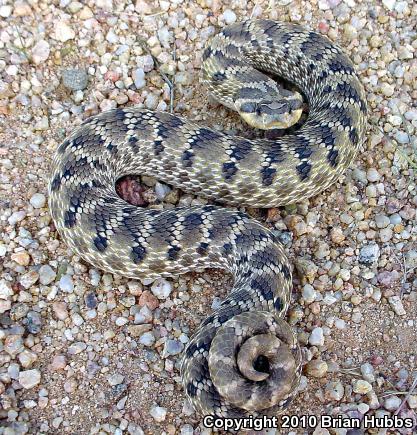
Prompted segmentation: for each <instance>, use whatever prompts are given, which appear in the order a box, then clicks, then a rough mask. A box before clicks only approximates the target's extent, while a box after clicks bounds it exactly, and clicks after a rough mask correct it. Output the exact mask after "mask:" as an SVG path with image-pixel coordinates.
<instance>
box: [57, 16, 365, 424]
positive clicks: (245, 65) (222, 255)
mask: <svg viewBox="0 0 417 435" xmlns="http://www.w3.org/2000/svg"><path fill="white" fill-rule="evenodd" d="M261 71H263V72H268V73H271V74H276V75H278V76H281V77H283V78H284V79H286V80H288V81H289V82H291V83H293V84H295V85H296V86H297V87H298V88H299V90H300V91H301V93H303V94H304V96H305V98H306V99H307V101H308V104H309V108H310V110H309V115H308V118H307V121H306V122H305V123H304V125H303V126H302V127H301V128H300V129H298V130H296V131H295V132H293V133H291V134H289V135H286V136H284V137H281V138H278V139H276V140H273V141H272V140H267V139H255V140H249V139H245V138H242V137H233V136H229V135H226V134H223V133H220V132H217V131H214V130H210V129H208V128H204V127H201V126H198V125H195V124H193V123H192V122H189V121H187V120H185V119H182V118H179V117H177V116H173V115H170V114H167V113H158V112H152V111H147V110H142V109H137V108H125V109H116V110H112V111H109V112H105V113H102V114H100V115H98V116H95V117H93V118H90V119H88V120H87V121H85V122H84V123H83V124H82V125H81V126H80V127H78V128H77V129H76V130H75V131H74V132H73V133H72V134H71V135H70V136H69V137H68V138H67V139H66V140H65V141H64V142H63V143H62V144H61V145H60V146H59V148H58V150H57V153H56V156H55V160H54V168H53V173H52V178H51V183H50V196H49V199H50V210H51V213H52V216H53V219H54V221H55V223H56V226H57V228H58V230H59V232H60V234H61V236H62V237H63V239H64V240H65V241H66V243H67V244H68V245H69V246H70V247H71V248H72V249H73V250H74V251H75V252H77V253H78V254H79V255H81V256H82V257H83V258H84V259H85V260H87V261H88V262H90V263H92V264H94V265H95V266H97V267H99V268H101V269H104V270H107V271H110V272H115V273H119V274H122V275H125V276H128V277H131V278H144V277H146V278H153V277H157V276H164V277H168V276H172V275H177V274H178V273H185V272H188V271H191V270H193V269H196V268H203V267H211V268H223V269H227V270H229V271H230V272H231V273H232V274H233V275H234V277H235V281H234V286H233V288H232V290H231V292H230V294H229V296H228V297H227V298H226V299H225V300H224V301H223V302H222V304H221V305H220V307H219V308H218V309H217V310H215V311H214V313H213V314H212V315H210V317H208V318H207V319H206V320H205V321H204V322H203V323H202V325H201V326H200V327H199V329H198V330H197V331H196V333H195V335H194V336H193V337H192V338H191V340H190V342H189V343H188V345H187V347H186V349H185V351H184V355H183V360H182V368H181V374H182V378H183V382H184V388H185V391H186V392H187V395H188V396H189V397H190V399H191V401H192V403H193V405H194V406H195V408H196V409H197V410H199V411H200V412H201V413H202V414H212V415H216V416H219V417H226V416H228V417H239V416H245V415H249V414H251V415H258V414H271V413H277V412H279V411H281V410H283V409H284V408H285V406H287V405H288V403H289V402H290V400H291V398H292V396H293V395H294V393H295V391H296V388H297V385H298V381H299V377H300V370H301V369H300V367H301V361H300V360H301V358H300V351H299V348H298V345H297V341H296V339H295V336H294V334H293V332H292V330H291V329H290V327H289V325H288V324H287V323H286V322H285V321H284V320H283V319H282V318H283V317H284V316H285V313H286V311H287V308H288V304H289V301H290V295H291V287H292V286H291V268H290V265H289V263H288V261H287V258H286V256H285V254H284V252H283V249H282V247H281V245H280V244H279V243H278V242H277V240H276V239H275V237H274V235H273V234H272V233H271V232H270V231H268V230H267V229H266V228H264V227H263V226H262V225H261V224H259V223H258V222H256V221H254V220H252V219H250V218H249V217H248V216H246V215H245V214H243V213H240V212H235V211H233V210H230V209H226V208H222V207H218V206H211V205H208V206H201V207H200V206H198V207H184V208H176V209H173V210H172V209H169V210H152V209H144V208H139V207H135V206H133V205H130V204H128V203H126V202H125V201H124V200H123V199H121V198H120V197H119V196H118V195H117V193H116V190H115V182H116V181H117V179H119V178H121V177H122V176H124V175H127V174H138V173H139V174H146V175H149V176H154V177H156V178H158V179H160V180H162V181H164V182H165V183H168V184H171V185H173V186H175V187H179V188H181V189H182V190H184V191H189V192H194V193H197V194H198V195H201V196H202V197H205V198H210V199H215V200H217V201H220V202H222V203H227V204H231V205H239V206H251V207H276V206H280V205H283V204H289V203H294V202H297V201H300V200H302V199H304V198H307V197H310V196H312V195H315V194H317V193H318V192H320V191H322V190H323V189H325V188H327V187H328V186H329V185H331V184H332V183H333V182H334V181H335V180H336V179H337V178H338V176H339V175H340V174H341V173H342V172H343V171H345V169H346V168H347V167H348V165H349V164H350V162H351V161H352V159H353V158H354V157H355V155H356V153H357V150H358V147H359V146H360V144H361V142H362V140H363V136H364V130H365V122H366V104H365V99H364V92H363V89H362V86H361V85H360V83H359V80H358V78H357V76H356V74H355V72H354V70H353V66H352V63H351V62H350V61H349V59H348V58H347V57H346V56H345V55H344V54H343V53H342V51H341V50H340V49H339V48H338V47H337V46H335V45H333V44H332V43H331V42H330V41H329V40H328V39H326V38H325V37H323V36H321V35H319V34H317V33H314V32H311V31H308V30H306V29H304V28H301V27H299V26H297V25H293V24H288V23H278V22H274V21H269V20H256V21H245V22H243V23H239V24H234V25H232V26H229V27H226V28H225V29H223V30H222V31H221V32H220V33H219V34H218V35H217V36H215V37H214V38H213V39H212V41H211V43H210V45H209V46H208V47H207V48H206V50H205V52H204V54H203V79H204V81H205V83H206V84H207V85H208V87H209V90H210V92H211V93H212V94H213V95H214V96H215V97H216V98H217V99H219V100H220V101H222V102H223V103H224V104H226V105H227V106H228V107H231V108H232V109H234V110H237V111H239V113H240V114H241V115H242V117H243V118H244V119H246V120H247V121H248V122H249V123H251V124H252V125H255V126H259V127H261V128H269V127H270V126H272V127H274V126H275V127H276V126H281V127H282V126H285V125H287V124H289V123H291V122H294V120H296V118H298V117H299V115H300V113H301V110H300V103H299V98H300V94H298V93H297V92H288V91H285V90H284V91H282V90H280V89H279V87H278V86H277V85H276V84H275V82H274V81H272V79H270V78H269V77H267V76H265V75H264V74H262V72H261ZM274 111H275V112H274ZM267 124H268V125H267Z"/></svg>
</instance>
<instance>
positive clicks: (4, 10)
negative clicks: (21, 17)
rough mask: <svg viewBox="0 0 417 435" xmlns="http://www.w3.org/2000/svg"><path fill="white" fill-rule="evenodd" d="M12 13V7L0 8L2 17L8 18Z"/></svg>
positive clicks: (4, 6)
mask: <svg viewBox="0 0 417 435" xmlns="http://www.w3.org/2000/svg"><path fill="white" fill-rule="evenodd" d="M11 13H12V7H11V6H10V5H3V6H0V17H3V18H8V17H10V14H11Z"/></svg>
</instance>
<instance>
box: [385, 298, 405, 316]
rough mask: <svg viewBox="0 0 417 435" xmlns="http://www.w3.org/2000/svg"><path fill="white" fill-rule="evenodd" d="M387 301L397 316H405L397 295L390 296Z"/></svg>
mask: <svg viewBox="0 0 417 435" xmlns="http://www.w3.org/2000/svg"><path fill="white" fill-rule="evenodd" d="M388 302H389V304H390V305H391V308H392V309H393V310H394V312H395V314H396V315H397V316H405V315H406V314H407V313H406V311H405V309H404V306H403V303H402V301H401V299H400V297H399V296H397V295H394V296H390V297H389V298H388Z"/></svg>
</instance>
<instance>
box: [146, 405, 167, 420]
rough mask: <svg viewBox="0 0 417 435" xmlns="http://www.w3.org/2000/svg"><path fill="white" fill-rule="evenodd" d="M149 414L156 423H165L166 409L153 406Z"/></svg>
mask: <svg viewBox="0 0 417 435" xmlns="http://www.w3.org/2000/svg"><path fill="white" fill-rule="evenodd" d="M149 414H150V415H151V416H152V418H153V419H154V420H155V421H157V422H158V423H161V422H162V421H165V418H166V415H167V410H166V408H163V407H162V406H153V407H152V408H151V409H150V411H149Z"/></svg>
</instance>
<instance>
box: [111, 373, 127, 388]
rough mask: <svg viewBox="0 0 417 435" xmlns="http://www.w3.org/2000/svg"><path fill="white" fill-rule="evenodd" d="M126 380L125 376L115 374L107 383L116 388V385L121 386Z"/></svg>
mask: <svg viewBox="0 0 417 435" xmlns="http://www.w3.org/2000/svg"><path fill="white" fill-rule="evenodd" d="M124 378H125V377H124V376H123V375H121V374H119V373H115V374H114V375H111V376H109V377H108V378H107V382H108V383H109V384H110V385H111V386H112V387H114V386H115V385H120V384H121V383H122V382H123V381H124Z"/></svg>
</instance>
